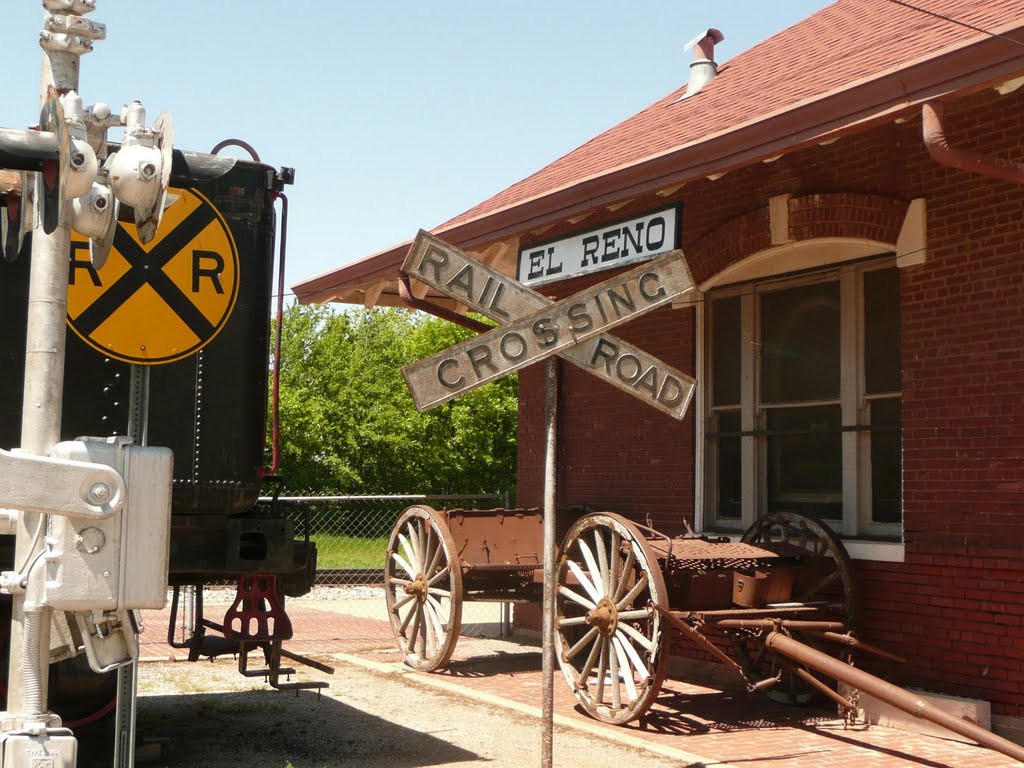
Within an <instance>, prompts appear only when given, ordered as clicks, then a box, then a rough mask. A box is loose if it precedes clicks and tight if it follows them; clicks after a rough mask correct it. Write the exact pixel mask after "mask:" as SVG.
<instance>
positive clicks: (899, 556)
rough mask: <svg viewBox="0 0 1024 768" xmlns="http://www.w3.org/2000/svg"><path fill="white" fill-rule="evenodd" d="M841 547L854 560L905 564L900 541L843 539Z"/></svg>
mask: <svg viewBox="0 0 1024 768" xmlns="http://www.w3.org/2000/svg"><path fill="white" fill-rule="evenodd" d="M843 546H845V547H846V551H847V552H849V553H850V557H852V558H853V559H854V560H874V561H876V562H879V563H902V562H905V552H904V547H903V542H902V541H867V540H865V539H843Z"/></svg>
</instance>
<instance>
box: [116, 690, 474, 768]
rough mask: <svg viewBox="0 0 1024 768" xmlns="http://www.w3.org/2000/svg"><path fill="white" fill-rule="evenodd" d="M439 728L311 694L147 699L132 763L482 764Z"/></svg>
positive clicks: (261, 766) (260, 767)
mask: <svg viewBox="0 0 1024 768" xmlns="http://www.w3.org/2000/svg"><path fill="white" fill-rule="evenodd" d="M397 706H399V705H398V703H396V707H397ZM444 730H445V729H444V724H443V720H441V721H440V722H439V724H438V729H437V730H436V731H435V732H434V733H421V732H419V731H415V730H412V729H409V728H405V727H402V726H400V725H396V724H395V723H392V722H389V721H388V720H384V719H382V718H379V717H376V716H373V715H368V714H366V713H365V712H361V711H359V710H357V709H355V708H353V707H350V706H348V705H346V704H343V703H341V702H338V701H335V700H333V699H331V698H328V697H326V696H317V694H316V693H315V692H311V691H299V692H297V695H296V694H291V693H287V694H285V693H281V694H276V695H275V694H271V695H268V693H267V691H244V692H237V693H216V694H187V695H181V694H178V695H173V696H146V697H144V698H140V699H139V707H138V734H139V747H138V748H137V752H136V765H138V766H139V767H140V768H143V766H161V768H163V767H164V766H166V768H185V767H186V766H212V765H216V766H218V767H219V768H285V766H288V765H291V766H293V768H311V767H312V766H316V768H323V767H324V766H334V765H345V766H346V767H348V766H352V767H353V768H357V767H358V766H382V765H387V766H393V768H413V766H431V765H445V764H449V763H464V762H472V761H474V760H478V759H482V758H480V757H479V756H478V755H476V754H474V753H472V752H470V751H468V750H465V749H461V748H459V747H456V746H453V745H451V744H448V743H447V742H446V741H445V740H444V738H445V734H444Z"/></svg>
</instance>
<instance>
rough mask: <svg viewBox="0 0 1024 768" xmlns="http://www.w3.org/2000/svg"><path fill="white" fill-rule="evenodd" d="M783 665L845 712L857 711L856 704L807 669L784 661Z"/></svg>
mask: <svg viewBox="0 0 1024 768" xmlns="http://www.w3.org/2000/svg"><path fill="white" fill-rule="evenodd" d="M782 665H783V666H784V667H785V668H786V669H787V670H788V671H789V672H790V673H791V674H794V675H796V676H797V677H799V678H800V679H801V680H803V681H804V682H805V683H807V684H808V685H810V686H811V687H812V688H814V689H815V690H816V691H820V692H821V693H822V694H823V695H825V696H827V697H828V698H830V699H832V701H834V702H835V703H836V704H838V705H839V706H840V707H842V708H843V709H845V710H847V711H849V712H853V711H855V710H856V709H857V707H856V705H854V703H853V702H852V701H850V700H849V699H847V698H846V697H845V696H843V695H842V694H840V693H837V692H836V691H833V690H832V689H831V688H829V687H828V686H827V685H825V683H823V682H822V681H821V680H819V679H818V678H816V677H815V676H814V675H812V674H811V673H810V672H808V671H807V670H806V669H803V668H802V667H798V666H795V665H794V664H790V663H789V662H788V661H783V662H782Z"/></svg>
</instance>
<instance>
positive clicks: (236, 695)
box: [136, 659, 684, 768]
mask: <svg viewBox="0 0 1024 768" xmlns="http://www.w3.org/2000/svg"><path fill="white" fill-rule="evenodd" d="M333 663H334V664H336V665H337V672H336V673H335V676H334V678H333V679H332V687H331V688H330V689H327V690H326V691H325V692H324V693H323V694H321V695H320V696H317V694H316V693H315V692H309V691H302V692H299V693H298V694H297V695H296V693H294V692H292V693H289V692H278V691H272V690H268V689H267V688H266V687H265V686H263V685H262V680H259V681H254V680H248V679H245V678H243V677H240V676H239V675H238V672H237V669H236V667H235V665H234V663H233V662H232V661H231V660H228V659H221V660H218V661H215V662H209V663H206V662H204V663H203V667H202V669H201V670H200V669H197V668H196V666H195V665H186V664H183V663H172V662H161V663H147V664H145V665H144V666H143V667H142V669H141V674H140V676H139V706H138V722H139V733H140V735H141V736H143V737H144V739H145V740H146V741H145V743H144V744H143V746H142V747H140V750H139V753H138V755H137V760H136V762H137V765H139V766H140V768H141V766H166V768H177V767H180V768H185V767H186V766H219V767H220V768H256V767H258V768H289V767H290V768H329V767H333V766H346V768H349V767H351V768H364V767H365V768H369V767H370V766H374V767H378V766H380V767H384V766H386V767H388V768H413V766H435V765H437V766H442V765H443V766H448V767H449V768H463V767H466V768H468V767H469V766H478V765H481V764H484V763H486V764H488V766H489V768H506V767H507V768H513V767H514V768H520V767H521V766H539V765H540V745H541V728H540V722H539V720H538V719H536V718H532V717H530V716H528V715H525V714H521V713H518V712H515V711H510V710H506V709H502V708H498V707H495V706H492V705H490V704H486V703H480V702H477V701H474V700H473V699H471V698H469V697H467V696H465V695H460V694H457V693H449V692H446V691H439V690H436V689H434V688H431V687H428V686H425V685H423V684H420V683H417V681H416V677H415V676H414V675H406V674H399V673H388V672H385V671H378V670H371V669H366V668H363V667H361V666H355V665H352V664H348V663H345V662H343V661H342V662H338V661H334V662H333ZM553 744H554V763H555V765H557V766H579V765H613V766H619V765H629V766H645V767H646V766H650V768H668V766H675V768H680V767H681V766H682V765H684V764H683V763H680V762H679V761H678V760H676V761H673V760H671V759H669V758H666V757H662V756H660V755H657V754H655V753H652V752H647V751H645V750H636V749H631V748H629V747H627V746H624V745H622V744H619V743H616V742H613V741H611V740H607V739H605V738H602V737H598V736H592V735H587V734H583V733H579V732H577V731H572V730H568V729H562V728H559V727H558V726H556V728H555V733H554V739H553Z"/></svg>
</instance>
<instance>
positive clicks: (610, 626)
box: [584, 597, 619, 637]
mask: <svg viewBox="0 0 1024 768" xmlns="http://www.w3.org/2000/svg"><path fill="white" fill-rule="evenodd" d="M584 621H585V622H586V624H587V625H588V626H591V627H597V631H598V632H600V633H601V635H602V636H604V637H611V636H612V635H614V634H615V628H616V627H617V626H618V624H619V611H618V609H617V608H616V607H615V603H613V602H612V601H611V600H609V599H608V598H607V597H602V598H601V599H600V600H599V601H598V603H597V605H596V606H595V607H594V608H593V609H592V610H590V611H587V614H586V617H585V619H584Z"/></svg>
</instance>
